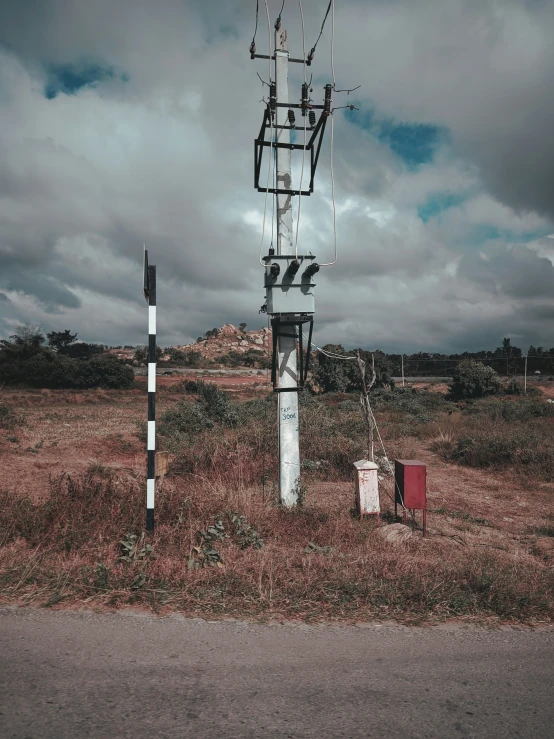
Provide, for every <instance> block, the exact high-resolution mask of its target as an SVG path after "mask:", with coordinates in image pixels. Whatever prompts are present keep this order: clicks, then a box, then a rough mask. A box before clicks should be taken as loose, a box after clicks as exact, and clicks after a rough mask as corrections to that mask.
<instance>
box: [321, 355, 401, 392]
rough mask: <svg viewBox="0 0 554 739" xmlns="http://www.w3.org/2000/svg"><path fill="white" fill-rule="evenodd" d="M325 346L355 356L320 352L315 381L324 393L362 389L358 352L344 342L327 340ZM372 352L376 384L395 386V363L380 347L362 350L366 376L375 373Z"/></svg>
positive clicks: (375, 386) (367, 377) (379, 385)
mask: <svg viewBox="0 0 554 739" xmlns="http://www.w3.org/2000/svg"><path fill="white" fill-rule="evenodd" d="M323 349H324V350H325V351H328V352H330V353H333V354H338V355H340V356H347V357H352V359H350V360H348V359H335V358H334V357H330V356H327V355H326V354H323V353H320V354H318V355H317V357H316V358H315V359H314V370H313V382H314V383H315V385H317V386H318V387H319V389H320V390H321V392H323V393H345V392H347V393H352V392H359V391H360V390H361V378H360V370H359V368H358V363H357V361H356V352H355V351H349V352H347V351H346V350H345V349H344V347H343V346H341V345H340V344H326V345H325V346H324V347H323ZM372 356H373V357H374V358H375V375H376V379H375V385H374V388H379V387H386V386H389V387H392V386H393V385H394V383H393V381H392V377H391V364H390V362H389V361H388V359H387V357H386V356H385V355H384V354H383V353H382V352H380V351H376V352H373V353H372V352H367V351H363V350H360V357H361V359H362V360H363V361H364V362H365V364H366V379H369V377H370V373H371V363H372Z"/></svg>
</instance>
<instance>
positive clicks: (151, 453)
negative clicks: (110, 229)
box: [143, 249, 156, 534]
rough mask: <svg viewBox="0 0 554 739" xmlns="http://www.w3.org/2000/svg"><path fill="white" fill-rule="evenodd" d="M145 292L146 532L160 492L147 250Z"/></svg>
mask: <svg viewBox="0 0 554 739" xmlns="http://www.w3.org/2000/svg"><path fill="white" fill-rule="evenodd" d="M143 293H144V297H145V299H146V302H147V303H148V429H147V434H146V531H147V533H149V534H152V533H153V532H154V497H155V493H156V267H155V265H153V264H152V265H149V264H148V251H147V250H146V249H145V250H144V264H143Z"/></svg>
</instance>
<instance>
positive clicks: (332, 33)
mask: <svg viewBox="0 0 554 739" xmlns="http://www.w3.org/2000/svg"><path fill="white" fill-rule="evenodd" d="M331 7H332V9H333V13H332V16H331V75H332V77H333V89H335V87H336V83H335V50H334V49H335V1H334V0H330V2H329V7H328V8H327V13H326V14H325V18H324V19H323V24H322V26H321V33H323V26H324V25H325V21H326V20H327V15H328V14H329V8H331ZM321 33H320V34H319V38H321ZM319 38H318V41H319ZM316 43H317V42H316ZM312 51H315V46H314V48H313V50H312ZM310 53H311V52H310ZM334 140H335V119H334V117H333V111H331V136H330V143H329V152H330V153H329V167H330V170H331V200H332V202H333V244H334V248H335V253H334V258H333V261H332V262H325V263H324V264H320V265H319V266H320V267H331V266H332V265H333V264H336V263H337V206H336V203H335V171H334V168H333V147H334Z"/></svg>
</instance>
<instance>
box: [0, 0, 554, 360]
mask: <svg viewBox="0 0 554 739" xmlns="http://www.w3.org/2000/svg"><path fill="white" fill-rule="evenodd" d="M277 5H279V7H280V4H279V3H274V2H272V1H271V2H270V9H271V13H272V17H274V16H275V14H276V12H278V9H279V8H278V7H277ZM303 5H304V12H305V19H306V32H307V38H306V45H307V48H311V45H312V44H313V42H314V40H315V38H316V36H317V33H318V32H319V26H320V24H321V20H322V13H323V11H322V7H321V2H316V1H315V0H304V3H303ZM335 15H336V28H335V40H336V43H335V52H334V61H335V74H336V79H337V87H339V88H340V87H347V86H352V87H353V86H355V85H356V84H361V85H362V87H361V88H360V90H357V91H356V92H355V93H353V94H352V95H351V96H350V97H349V96H347V95H346V94H342V95H335V96H334V98H335V99H334V102H333V105H343V104H345V103H346V102H348V101H350V98H352V100H354V95H355V96H356V104H357V105H358V107H360V109H361V110H360V112H359V113H358V112H356V111H349V110H340V111H336V112H335V113H334V120H335V125H334V133H335V136H334V167H333V169H334V195H335V200H336V205H337V217H336V225H337V245H338V255H339V259H338V262H337V265H336V266H335V267H333V268H328V269H327V268H325V269H322V270H321V272H320V273H319V275H318V286H317V292H316V303H317V314H316V332H317V337H318V341H322V342H323V343H325V342H326V341H333V342H341V343H343V344H346V345H360V344H361V345H364V346H375V345H377V344H379V345H380V346H381V348H389V349H397V350H405V351H408V350H409V349H410V348H413V349H426V348H427V349H435V350H438V349H440V348H443V347H444V348H458V349H471V348H479V347H481V346H483V345H485V346H486V345H487V343H486V342H492V343H497V342H498V341H499V340H500V339H501V338H502V335H503V334H504V333H506V332H509V331H512V330H514V331H517V332H518V333H519V334H520V335H521V336H522V337H523V338H524V339H525V341H527V340H528V341H529V342H530V343H534V344H543V345H547V344H548V343H549V338H550V339H553V338H554V334H553V331H554V329H553V328H552V326H553V323H552V320H551V314H550V313H549V310H550V309H549V307H548V300H549V295H550V293H549V284H551V282H550V283H549V281H551V276H552V275H551V272H552V264H553V260H554V250H553V249H552V245H551V243H550V242H552V243H554V242H553V241H552V239H548V238H547V236H548V234H551V233H553V232H554V225H553V218H554V206H553V203H554V198H553V197H552V195H553V193H554V179H553V178H554V152H553V150H552V136H551V130H552V128H553V124H554V113H553V108H554V106H553V105H552V103H551V89H552V87H553V83H554V49H553V47H552V44H551V35H552V30H554V13H553V7H552V4H551V3H547V2H544V3H541V2H534V3H531V2H527V3H526V2H523V1H521V2H519V1H517V0H504V1H503V2H497V1H494V2H493V0H480V1H479V2H477V0H463V1H462V0H448V2H443V0H430V2H428V3H426V4H425V5H424V6H422V5H421V4H419V5H418V4H413V3H409V2H407V0H393V1H391V0H389V1H388V2H384V1H382V0H379V1H377V0H373V1H372V2H367V1H365V0H364V2H360V0H344V1H343V2H341V3H337V5H336V14H335ZM298 20H299V19H298V16H297V9H296V8H293V6H292V5H291V6H290V7H289V6H288V4H287V6H286V9H285V12H284V21H283V22H284V23H286V24H287V27H288V29H289V44H290V48H291V50H292V52H293V54H294V55H295V56H299V55H300V54H301V48H302V47H301V41H302V39H301V36H300V32H299V29H300V24H299V22H298ZM253 27H254V5H253V3H246V2H245V1H243V0H232V1H230V2H225V3H224V2H223V1H222V0H221V1H219V2H214V3H209V4H208V3H206V2H201V0H189V2H187V3H183V2H182V1H181V0H160V2H159V3H157V4H156V5H155V6H154V5H152V3H150V2H147V1H146V0H135V1H134V2H132V3H131V2H130V0H121V2H118V3H109V2H107V0H99V1H98V2H95V3H69V4H68V3H66V2H63V1H62V0H34V1H33V3H32V12H31V11H30V10H29V6H28V5H24V4H22V3H20V2H15V0H13V1H12V0H5V2H3V3H2V4H1V6H0V69H1V74H0V258H1V259H2V270H1V273H0V290H1V293H0V295H5V296H7V300H1V305H0V316H1V318H2V319H3V323H0V332H3V335H8V333H9V332H10V326H12V325H13V323H14V322H16V323H19V322H21V321H23V320H30V321H31V322H33V323H42V324H43V325H44V326H45V328H47V330H51V329H59V330H63V329H65V328H71V329H73V330H78V331H79V335H80V337H82V338H84V339H87V338H88V339H90V340H95V341H106V342H111V343H135V342H137V343H138V342H144V341H145V331H146V324H145V303H144V301H143V298H142V293H141V260H142V246H143V244H144V243H146V244H147V246H148V248H149V250H150V256H151V260H152V262H154V263H156V264H157V267H158V281H159V290H158V303H159V306H160V308H159V339H160V342H161V343H165V344H170V343H182V342H184V341H189V340H194V339H195V338H196V337H197V336H198V335H200V334H202V333H204V332H205V331H206V329H208V328H212V327H213V326H217V325H221V324H222V323H224V322H226V321H231V322H234V323H240V322H241V321H243V320H244V321H246V322H247V323H248V324H249V325H251V326H255V325H261V324H262V323H263V321H264V320H265V319H263V318H262V317H260V316H259V315H258V309H259V306H260V305H261V304H262V303H263V302H264V296H263V279H262V276H263V275H262V270H261V269H260V267H259V266H258V263H257V259H258V252H259V248H260V240H261V230H262V220H263V210H264V195H263V194H260V193H257V192H256V191H254V189H253V187H252V179H253V177H252V174H253V156H252V149H253V147H252V140H253V138H254V136H255V135H256V133H257V131H258V130H259V126H260V123H261V116H262V111H263V104H260V103H259V102H258V101H259V100H260V98H261V97H262V96H263V95H267V87H265V86H263V85H262V84H261V83H260V82H259V80H258V78H257V77H256V74H255V73H256V71H258V72H259V73H260V75H261V76H262V77H264V78H267V76H268V67H267V64H266V62H265V61H251V60H250V58H249V55H248V46H249V44H250V40H251V34H252V32H253ZM45 29H47V32H45ZM329 42H330V20H328V22H327V25H326V28H325V32H324V34H323V36H322V39H321V41H320V43H319V45H318V47H317V50H316V55H315V60H314V64H313V65H312V67H311V68H310V69H309V74H310V75H311V74H312V73H313V75H314V76H313V79H312V87H313V93H312V95H313V97H314V99H315V100H316V101H319V100H320V99H321V98H322V97H323V85H324V84H325V83H327V82H328V81H329V80H330V75H331V69H330V43H329ZM256 43H257V45H258V50H259V52H260V53H266V51H267V45H268V40H267V28H266V26H265V19H264V17H263V14H262V13H261V14H260V22H259V28H258V35H257V38H256ZM1 44H3V46H2V45H1ZM302 81H303V69H302V66H301V65H294V64H291V65H290V85H291V97H292V98H294V99H296V98H298V97H299V95H300V85H301V83H302ZM298 118H299V117H297V119H298ZM299 125H300V124H299ZM329 129H330V126H328V130H327V132H326V137H325V140H324V144H323V148H322V152H321V157H320V160H319V165H318V171H317V175H316V182H315V192H314V194H313V195H312V196H311V197H310V198H305V199H304V201H303V203H302V210H301V221H300V227H299V249H300V251H301V252H302V251H308V250H311V251H312V252H313V253H314V254H316V255H317V258H318V260H319V261H331V260H332V258H333V253H334V222H333V211H332V195H333V193H332V189H331V173H330V162H329V144H330V130H329ZM299 136H301V133H300V134H299ZM266 164H267V159H266V160H265V161H264V167H265V166H266ZM266 171H267V170H265V169H263V170H262V178H261V179H262V181H265V180H264V177H265V176H267V175H266ZM299 172H300V168H299V163H298V162H296V164H295V167H294V170H293V176H294V178H295V182H298V178H299ZM272 210H273V203H272V199H271V198H269V199H268V213H267V214H266V215H267V218H266V229H265V239H264V243H263V250H265V249H267V248H268V246H269V244H270V241H271V225H270V218H271V213H272ZM297 212H298V206H297V202H296V199H294V201H293V213H294V217H295V219H296V215H297ZM294 228H295V231H296V223H295V226H294ZM274 235H275V234H274ZM483 342H485V343H484V344H483ZM550 343H551V344H554V341H550Z"/></svg>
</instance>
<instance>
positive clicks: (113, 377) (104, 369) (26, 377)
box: [0, 349, 135, 390]
mask: <svg viewBox="0 0 554 739" xmlns="http://www.w3.org/2000/svg"><path fill="white" fill-rule="evenodd" d="M134 381H135V377H134V374H133V370H132V369H131V368H130V367H127V366H126V365H124V364H123V363H122V362H120V361H119V360H118V359H117V357H114V356H111V355H109V354H107V355H99V356H93V357H92V359H90V360H79V359H71V358H70V357H66V356H64V355H62V354H57V353H55V352H53V351H51V350H50V349H41V350H40V351H38V352H37V353H35V354H34V355H33V356H31V357H28V358H26V359H22V358H18V359H13V360H12V361H2V362H0V382H4V383H6V385H28V386H30V387H37V388H51V389H66V388H67V389H79V390H82V389H87V388H93V387H105V388H114V389H118V388H119V389H127V388H130V387H132V386H133V384H134Z"/></svg>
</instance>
